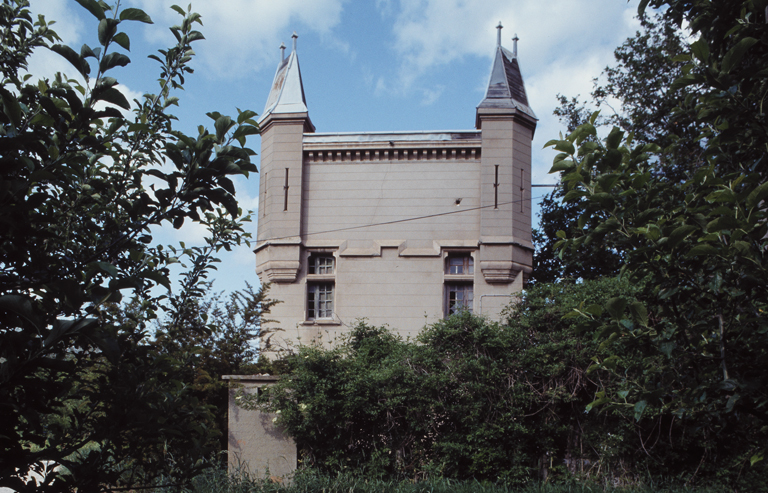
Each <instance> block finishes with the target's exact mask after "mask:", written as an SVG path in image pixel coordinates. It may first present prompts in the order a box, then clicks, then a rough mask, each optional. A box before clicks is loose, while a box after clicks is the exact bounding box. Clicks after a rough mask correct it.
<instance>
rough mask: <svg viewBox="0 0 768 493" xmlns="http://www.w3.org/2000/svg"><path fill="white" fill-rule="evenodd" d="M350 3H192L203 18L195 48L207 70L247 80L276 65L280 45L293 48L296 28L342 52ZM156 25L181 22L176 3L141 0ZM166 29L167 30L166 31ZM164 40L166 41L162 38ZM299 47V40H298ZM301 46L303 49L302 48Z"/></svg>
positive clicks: (264, 0)
mask: <svg viewBox="0 0 768 493" xmlns="http://www.w3.org/2000/svg"><path fill="white" fill-rule="evenodd" d="M346 1H347V0H281V1H279V2H277V1H274V0H219V1H217V2H203V3H198V4H195V5H193V7H192V8H193V11H196V12H198V13H200V15H201V16H202V22H203V26H202V27H201V26H199V25H196V26H195V29H197V30H199V31H200V32H202V33H203V35H204V36H205V38H206V40H207V41H206V42H205V43H198V44H197V45H196V46H195V45H193V47H194V48H195V50H196V51H198V54H199V60H200V61H201V62H202V63H203V64H204V65H205V67H206V69H208V70H213V71H215V72H216V73H217V74H218V76H243V75H244V74H247V73H249V72H251V71H253V70H257V69H260V68H264V67H272V66H273V65H274V63H275V61H276V60H277V57H278V56H279V55H278V53H279V52H278V47H279V46H280V43H281V42H285V43H286V45H289V49H290V41H291V40H290V37H289V36H290V33H291V32H292V31H293V30H296V31H298V34H299V35H301V32H302V31H308V32H313V33H318V34H319V35H320V36H322V37H327V38H330V40H331V41H333V43H332V44H335V45H336V46H337V47H338V48H339V49H341V50H346V49H347V47H346V45H345V44H344V43H342V42H340V41H338V40H336V39H335V38H333V29H334V28H335V27H336V26H338V24H339V22H340V20H341V12H342V8H343V4H344V3H345V2H346ZM138 3H139V4H140V5H141V7H142V8H143V9H144V10H145V11H146V12H147V13H148V14H149V15H150V16H151V17H152V18H153V20H154V21H155V23H156V25H159V26H169V25H173V24H177V23H178V22H179V21H180V16H179V15H178V14H177V13H176V12H174V11H172V10H171V9H170V6H171V5H172V4H173V3H176V2H175V0H162V1H158V0H138ZM164 29H165V28H164ZM164 29H163V30H162V31H161V30H158V29H152V30H150V31H148V32H149V33H150V36H160V35H161V34H162V36H164V37H165V33H166V32H167V31H165V30H164ZM163 39H165V38H163ZM299 43H301V39H299ZM299 46H300V45H299Z"/></svg>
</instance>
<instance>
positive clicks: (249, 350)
mask: <svg viewBox="0 0 768 493" xmlns="http://www.w3.org/2000/svg"><path fill="white" fill-rule="evenodd" d="M211 244H212V245H213V244H215V243H213V242H212V243H211ZM187 251H188V253H190V255H191V256H192V258H196V259H200V257H201V256H205V255H211V252H210V248H209V249H207V250H206V249H199V248H193V249H187ZM206 262H207V261H206ZM200 263H201V261H200V260H198V261H196V262H193V265H195V266H196V265H198V264H200ZM193 272H194V268H193V269H192V270H190V271H189V272H187V273H186V274H185V276H184V281H183V283H184V284H185V285H186V287H187V289H182V290H181V293H180V294H179V295H176V296H171V304H172V306H174V309H173V310H172V311H171V312H170V314H169V316H168V317H166V319H165V320H163V321H161V322H160V323H158V325H157V328H156V330H155V338H154V340H153V341H152V345H153V347H154V348H155V349H156V351H157V353H158V354H161V355H166V356H168V357H170V358H173V359H174V360H176V361H177V362H179V370H178V372H177V378H178V379H179V380H180V381H182V382H184V383H185V384H186V385H187V386H188V387H189V389H190V391H191V394H192V395H193V396H194V397H196V398H197V399H198V400H199V401H200V402H201V403H202V404H205V405H207V406H210V409H211V412H212V413H213V420H212V421H211V422H210V423H209V426H210V428H211V430H210V433H209V442H210V443H209V447H210V448H211V449H213V450H216V451H224V450H227V444H228V435H227V419H228V417H227V412H228V399H229V386H228V383H227V382H225V381H223V380H222V379H221V377H222V375H243V374H254V373H258V372H262V371H266V372H269V371H271V370H270V369H269V365H268V364H266V362H265V361H261V362H259V361H258V359H259V352H260V349H263V345H264V344H265V342H263V341H268V338H269V333H268V331H266V330H264V329H263V328H262V323H264V322H265V321H267V320H266V319H265V316H266V315H268V314H269V311H270V308H271V307H272V306H274V305H275V304H276V303H277V301H275V300H272V299H269V298H267V292H268V289H269V285H262V286H261V287H260V288H259V289H258V290H254V289H253V287H252V286H251V285H250V284H248V283H246V288H245V289H243V290H238V291H235V292H232V293H230V294H229V296H228V297H227V298H226V299H222V294H213V295H211V294H209V293H210V292H211V288H212V284H213V283H212V282H209V281H206V280H205V279H202V278H197V280H196V281H194V280H193V279H194V276H193V275H192V273H193ZM191 284H196V286H195V288H194V289H196V290H198V291H199V293H198V296H189V295H187V294H186V293H189V292H190V291H192V289H191ZM256 341H259V342H261V344H262V346H261V347H256V346H255V345H254V342H256ZM222 459H223V460H224V461H226V457H224V456H222Z"/></svg>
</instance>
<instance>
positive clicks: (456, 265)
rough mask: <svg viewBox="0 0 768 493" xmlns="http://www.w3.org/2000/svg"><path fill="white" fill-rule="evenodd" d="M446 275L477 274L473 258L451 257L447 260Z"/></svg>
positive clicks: (469, 256)
mask: <svg viewBox="0 0 768 493" xmlns="http://www.w3.org/2000/svg"><path fill="white" fill-rule="evenodd" d="M445 273H446V274H453V275H470V274H474V273H475V264H474V261H473V260H472V256H471V255H469V254H465V255H450V256H448V258H447V259H446V260H445Z"/></svg>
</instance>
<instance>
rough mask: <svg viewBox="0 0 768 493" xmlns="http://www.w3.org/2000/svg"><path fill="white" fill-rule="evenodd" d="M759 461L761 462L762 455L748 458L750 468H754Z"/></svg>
mask: <svg viewBox="0 0 768 493" xmlns="http://www.w3.org/2000/svg"><path fill="white" fill-rule="evenodd" d="M761 460H763V454H762V453H760V454H755V455H753V456H752V457H750V458H749V465H750V466H754V465H755V464H757V463H758V462H760V461H761Z"/></svg>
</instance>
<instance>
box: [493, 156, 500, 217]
mask: <svg viewBox="0 0 768 493" xmlns="http://www.w3.org/2000/svg"><path fill="white" fill-rule="evenodd" d="M495 166H496V177H495V178H494V179H493V208H494V209H498V208H499V165H498V164H497V165H495Z"/></svg>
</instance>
